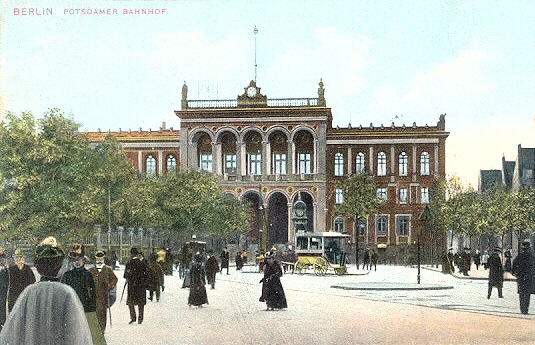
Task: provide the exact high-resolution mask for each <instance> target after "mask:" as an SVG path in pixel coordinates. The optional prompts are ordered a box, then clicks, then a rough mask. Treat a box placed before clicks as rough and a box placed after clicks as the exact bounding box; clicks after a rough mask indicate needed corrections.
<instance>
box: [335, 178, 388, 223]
mask: <svg viewBox="0 0 535 345" xmlns="http://www.w3.org/2000/svg"><path fill="white" fill-rule="evenodd" d="M336 187H337V188H340V189H342V191H343V194H344V202H343V203H342V204H340V205H336V212H337V213H338V214H341V215H344V216H346V217H357V219H358V218H366V217H368V216H369V215H370V214H372V213H374V212H375V211H376V210H377V208H378V207H379V205H380V204H381V200H379V199H377V188H376V186H375V183H374V182H373V180H372V178H371V177H370V176H368V175H366V174H356V175H353V176H351V177H350V178H348V179H347V180H341V181H338V182H337V184H336Z"/></svg>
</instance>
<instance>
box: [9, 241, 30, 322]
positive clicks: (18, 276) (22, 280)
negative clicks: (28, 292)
mask: <svg viewBox="0 0 535 345" xmlns="http://www.w3.org/2000/svg"><path fill="white" fill-rule="evenodd" d="M33 283H35V274H33V271H32V269H31V268H30V266H28V265H26V263H25V262H24V251H23V250H22V249H20V248H18V249H16V250H15V264H14V265H11V266H10V267H9V293H8V298H7V299H8V310H9V312H11V310H13V306H14V305H15V302H16V301H17V298H18V297H19V295H20V294H21V293H22V291H23V290H24V289H25V288H26V287H27V286H28V285H30V284H33Z"/></svg>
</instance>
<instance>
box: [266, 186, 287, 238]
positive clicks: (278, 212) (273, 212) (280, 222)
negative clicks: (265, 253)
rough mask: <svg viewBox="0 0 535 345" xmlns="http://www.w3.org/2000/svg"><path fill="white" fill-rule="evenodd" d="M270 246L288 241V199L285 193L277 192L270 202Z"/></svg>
mask: <svg viewBox="0 0 535 345" xmlns="http://www.w3.org/2000/svg"><path fill="white" fill-rule="evenodd" d="M267 225H268V247H269V248H271V246H272V245H274V244H277V243H287V242H288V200H287V199H286V196H285V195H284V194H283V193H280V192H275V193H273V194H272V195H271V196H270V198H269V203H268V224H267Z"/></svg>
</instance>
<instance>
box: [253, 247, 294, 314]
mask: <svg viewBox="0 0 535 345" xmlns="http://www.w3.org/2000/svg"><path fill="white" fill-rule="evenodd" d="M264 261H265V263H266V264H265V267H264V278H262V279H261V280H260V282H261V283H262V296H260V302H266V305H267V309H266V310H273V309H282V308H288V305H287V303H286V295H285V294H284V289H283V288H282V284H281V281H280V278H281V277H282V268H281V266H280V265H279V263H278V262H276V261H275V254H274V253H273V252H267V253H265V254H264Z"/></svg>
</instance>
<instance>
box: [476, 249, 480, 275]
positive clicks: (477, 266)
mask: <svg viewBox="0 0 535 345" xmlns="http://www.w3.org/2000/svg"><path fill="white" fill-rule="evenodd" d="M474 264H475V265H476V270H479V265H481V254H480V253H479V249H477V250H476V253H475V254H474Z"/></svg>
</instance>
